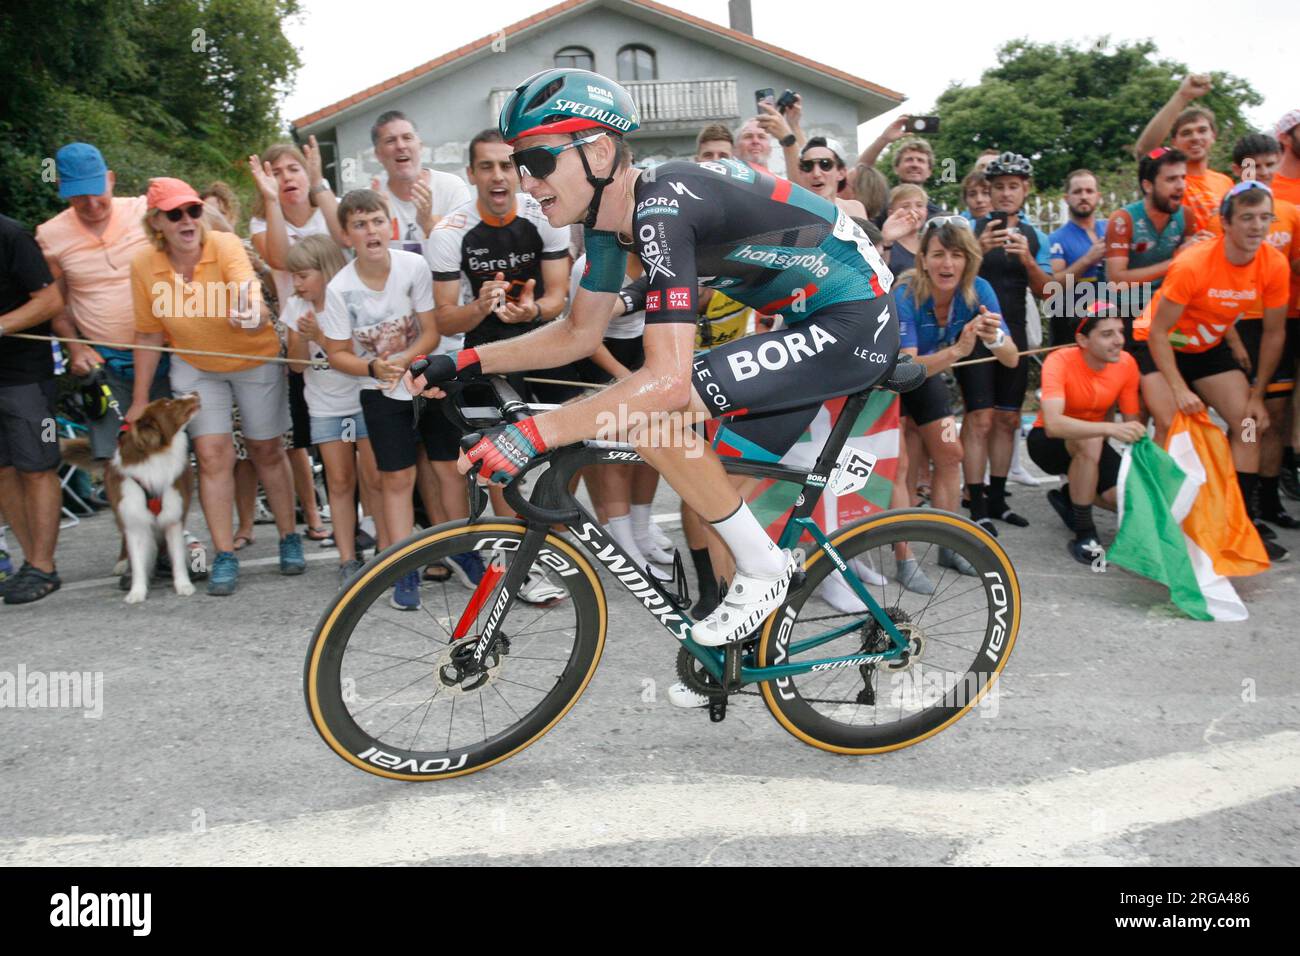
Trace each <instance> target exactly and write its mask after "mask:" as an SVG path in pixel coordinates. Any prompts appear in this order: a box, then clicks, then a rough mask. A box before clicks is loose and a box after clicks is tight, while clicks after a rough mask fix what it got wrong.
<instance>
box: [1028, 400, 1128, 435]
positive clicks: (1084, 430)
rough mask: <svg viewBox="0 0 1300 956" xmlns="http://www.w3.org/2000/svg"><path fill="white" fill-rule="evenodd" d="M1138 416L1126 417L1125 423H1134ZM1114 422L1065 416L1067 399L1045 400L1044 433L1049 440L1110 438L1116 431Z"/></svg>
mask: <svg viewBox="0 0 1300 956" xmlns="http://www.w3.org/2000/svg"><path fill="white" fill-rule="evenodd" d="M1135 417H1136V416H1132V417H1130V416H1127V415H1126V416H1125V421H1132V420H1133V419H1134V418H1135ZM1113 425H1114V422H1087V421H1084V420H1083V419H1082V418H1071V417H1070V416H1069V415H1067V414H1065V399H1063V398H1045V399H1043V431H1045V432H1047V437H1048V438H1064V439H1066V440H1069V439H1079V438H1108V437H1110V434H1111V433H1112V432H1113V431H1114V428H1113V427H1112V426H1113Z"/></svg>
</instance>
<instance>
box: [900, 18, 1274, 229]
mask: <svg viewBox="0 0 1300 956" xmlns="http://www.w3.org/2000/svg"><path fill="white" fill-rule="evenodd" d="M997 56H998V65H997V66H995V67H993V68H992V69H990V70H986V71H985V72H984V74H983V76H982V77H981V78H980V82H979V84H978V85H977V86H969V87H967V86H959V85H956V84H954V85H952V86H950V87H949V88H948V89H947V90H945V91H944V92H943V93H942V94H941V95H940V96H939V100H938V103H937V105H936V106H935V107H934V110H933V113H934V114H935V115H937V116H939V117H940V120H941V122H940V126H939V129H940V132H939V134H938V135H936V136H935V137H934V138H933V139H932V140H931V141H930V142H931V145H932V146H933V147H934V150H935V155H936V156H937V157H938V162H937V164H936V173H937V174H939V175H941V174H942V173H943V172H944V169H945V166H944V160H945V159H950V160H952V162H950V163H949V164H948V169H949V170H950V171H952V172H953V174H952V175H949V176H948V177H947V178H946V180H945V181H942V182H939V183H937V184H936V185H937V187H938V188H937V189H935V190H934V191H935V192H936V193H937V194H938V195H939V197H940V198H941V199H942V200H944V201H946V202H947V203H948V204H949V205H953V206H956V205H959V204H960V201H961V197H960V195H959V186H958V183H960V181H961V178H962V176H964V175H965V174H966V172H967V171H968V170H969V169H970V167H971V165H972V164H973V163H974V161H975V158H976V157H977V156H979V154H980V153H981V152H983V151H984V150H985V149H989V148H992V149H997V150H1012V151H1014V152H1018V153H1023V154H1024V155H1026V156H1028V157H1030V159H1032V160H1033V163H1034V180H1035V183H1036V185H1037V186H1038V187H1039V188H1043V189H1047V190H1051V191H1058V190H1059V189H1060V188H1061V186H1062V184H1063V183H1064V181H1065V176H1066V174H1067V173H1069V172H1070V170H1072V169H1078V168H1080V167H1085V168H1088V169H1093V170H1095V171H1096V172H1098V173H1100V174H1107V173H1124V174H1131V173H1132V172H1133V171H1134V169H1135V158H1134V156H1133V144H1134V143H1135V142H1136V140H1137V138H1138V136H1139V134H1140V133H1141V132H1142V129H1143V127H1145V126H1146V124H1147V122H1148V121H1149V120H1150V119H1151V117H1152V116H1154V115H1155V113H1156V111H1157V110H1159V109H1160V107H1161V106H1163V105H1164V103H1165V101H1166V100H1168V99H1169V97H1170V96H1172V95H1173V93H1174V91H1175V90H1177V89H1178V84H1179V81H1180V80H1181V79H1182V77H1184V76H1186V75H1187V73H1188V72H1189V70H1188V68H1187V66H1186V65H1185V64H1183V63H1179V62H1177V61H1174V60H1168V59H1157V50H1156V45H1155V43H1154V42H1152V41H1150V40H1142V41H1139V42H1135V43H1121V44H1119V45H1118V46H1111V45H1110V42H1109V38H1107V37H1102V38H1101V39H1099V40H1098V41H1096V42H1095V43H1093V44H1091V45H1089V46H1075V45H1070V44H1059V45H1058V44H1052V43H1033V42H1031V41H1029V40H1026V39H1020V40H1012V41H1010V42H1009V43H1006V44H1004V45H1003V46H1002V47H1001V48H1000V49H999V50H998V54H997ZM1212 76H1213V79H1214V87H1213V90H1212V91H1211V92H1210V93H1209V94H1208V95H1206V96H1205V97H1203V98H1202V99H1201V100H1198V103H1203V104H1204V105H1206V106H1208V107H1210V109H1212V110H1213V111H1214V113H1215V115H1216V117H1217V118H1218V125H1219V138H1218V142H1217V143H1216V145H1215V148H1214V152H1213V154H1212V156H1211V165H1212V166H1215V167H1218V168H1220V169H1227V168H1228V164H1229V163H1230V157H1231V153H1232V144H1233V142H1235V140H1236V139H1237V138H1238V137H1239V136H1241V135H1243V134H1244V133H1246V132H1249V131H1250V130H1251V125H1250V123H1249V122H1248V121H1247V120H1246V118H1245V116H1244V114H1243V112H1242V111H1243V108H1244V107H1247V106H1258V105H1259V104H1260V103H1262V102H1263V98H1262V97H1261V96H1260V95H1259V94H1258V93H1256V92H1255V90H1253V89H1252V88H1251V86H1250V84H1249V83H1248V82H1247V81H1246V80H1243V79H1241V78H1240V77H1237V76H1233V75H1232V74H1230V73H1224V72H1215V73H1213V74H1212ZM891 159H892V156H890V155H887V156H882V157H881V162H880V168H881V170H882V172H885V173H886V174H887V175H888V174H889V172H891V171H892V168H891V166H890V160H891Z"/></svg>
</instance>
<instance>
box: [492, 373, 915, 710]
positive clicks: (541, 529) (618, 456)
mask: <svg viewBox="0 0 1300 956" xmlns="http://www.w3.org/2000/svg"><path fill="white" fill-rule="evenodd" d="M869 396H870V392H869V391H863V392H858V393H856V394H853V395H850V396H849V397H848V398H847V399H846V400H845V402H844V407H843V409H842V410H841V412H840V414H839V417H838V418H837V419H836V420H835V425H834V426H833V427H832V429H831V433H830V436H829V437H828V438H827V440H826V444H825V445H824V446H823V448H822V450H821V453H820V454H819V455H818V458H817V461H816V463H815V464H814V465H813V469H812V471H803V470H801V469H798V468H791V467H789V466H786V465H781V464H775V463H766V462H757V461H751V460H747V459H743V458H739V459H738V458H724V459H723V463H724V466H725V467H726V469H727V471H729V472H732V473H734V474H740V475H751V476H756V477H762V478H773V479H776V480H779V481H789V482H792V483H795V484H799V485H801V486H802V491H801V493H800V495H799V497H798V499H797V500H796V502H795V506H794V510H793V511H792V512H791V514H790V518H789V519H788V520H787V521H786V524H785V527H784V528H783V529H782V532H781V535H780V538H779V542H778V543H779V546H780V547H782V548H794V547H795V546H796V545H797V544H798V542H799V541H800V540H802V538H803V535H804V534H805V533H807V534H808V535H810V536H811V537H812V538H813V540H814V541H815V542H816V543H817V544H818V545H819V546H821V547H822V548H823V549H824V550H825V552H826V554H827V556H828V557H829V558H830V559H831V561H833V562H834V564H835V566H836V568H837V569H838V570H839V572H840V574H841V575H842V576H843V578H844V580H845V581H846V582H847V583H848V585H849V587H850V588H852V589H853V593H854V594H856V595H857V596H858V598H859V599H860V600H861V601H862V602H863V603H864V604H865V605H866V606H867V610H868V611H869V612H870V615H871V617H872V618H874V619H875V621H876V622H877V623H878V624H879V625H880V627H881V628H882V629H883V630H884V631H885V633H887V634H888V635H889V639H890V641H891V647H890V648H889V649H888V650H886V651H883V652H881V653H874V654H851V655H848V656H843V657H828V658H822V659H816V660H810V661H804V662H801V663H798V664H793V663H780V664H775V665H772V666H769V667H758V666H755V660H754V657H755V654H754V652H750V653H748V654H746V655H744V658H743V660H742V664H741V670H740V678H741V683H742V684H751V683H756V682H760V681H769V680H781V679H784V678H786V677H791V676H794V675H797V674H806V673H809V672H810V671H813V670H815V669H816V670H830V669H834V668H839V667H850V666H855V665H860V664H877V663H880V662H883V661H888V660H894V659H897V658H898V657H900V656H901V655H902V654H903V652H905V651H906V650H908V648H909V642H908V641H907V640H906V639H905V638H904V637H903V635H902V634H901V633H900V632H899V630H898V628H897V627H896V626H895V625H894V622H893V621H892V620H891V619H890V617H889V615H888V614H886V613H885V610H884V609H883V608H882V607H881V606H880V604H879V603H878V602H877V601H876V600H875V598H873V597H872V595H871V592H870V591H869V590H868V588H867V587H866V585H865V584H863V583H862V581H861V579H860V578H858V576H857V575H856V574H854V573H853V571H852V569H850V568H849V566H848V564H847V563H846V562H845V560H844V559H843V557H842V556H841V555H840V554H839V552H838V551H836V550H835V548H834V546H833V545H832V544H831V542H830V538H829V537H828V536H827V535H826V533H825V532H823V531H822V529H821V528H820V527H818V525H817V523H816V521H814V520H813V518H812V514H813V512H814V510H815V509H816V506H817V503H818V501H820V500H821V496H822V492H823V491H824V490H825V488H826V483H827V482H828V481H829V480H830V476H831V473H832V471H833V470H834V468H835V464H836V460H837V459H838V457H839V453H840V450H841V449H842V448H843V446H844V443H845V441H846V440H847V439H848V435H849V430H850V429H851V428H852V427H853V423H854V422H855V421H856V420H857V418H858V415H859V414H860V413H861V411H862V409H863V408H864V407H865V406H866V403H867V399H868V397H869ZM641 461H642V459H641V456H640V455H638V454H637V453H636V452H635V451H630V450H625V449H624V448H611V447H608V446H607V445H600V444H599V443H594V442H584V443H582V444H580V445H574V446H570V447H568V448H564V449H560V450H559V451H557V452H556V453H555V454H554V455H553V456H547V457H545V458H542V459H538V460H537V461H536V462H535V464H534V465H531V466H530V468H529V469H526V470H525V471H527V470H531V468H532V467H536V466H538V465H540V464H544V463H549V464H550V468H548V469H547V470H546V471H545V472H543V473H542V474H541V475H540V477H539V478H538V479H537V482H536V487H535V488H534V490H533V493H532V495H531V497H530V498H529V499H524V498H523V496H522V494H521V493H520V491H519V482H518V480H516V481H514V482H512V483H511V484H510V485H508V486H507V488H506V499H507V501H508V502H509V504H510V505H511V507H513V508H514V509H515V510H516V511H517V512H518V513H519V514H521V515H523V516H524V517H525V519H526V520H527V531H526V532H525V534H524V540H523V541H522V542H521V543H520V546H519V549H518V552H517V553H516V557H515V560H514V562H513V563H512V564H511V566H510V569H509V571H507V573H506V576H505V581H504V582H503V584H502V587H501V593H500V596H499V597H498V598H497V601H496V603H495V604H494V605H493V608H492V611H491V612H490V613H489V615H488V619H487V622H486V623H485V624H484V627H483V631H482V634H481V636H480V637H479V641H478V644H477V646H476V647H475V650H474V658H475V661H476V662H479V663H481V662H482V660H483V659H484V656H485V655H486V654H487V653H488V651H489V650H490V649H491V647H492V645H493V644H494V643H495V640H496V634H497V630H498V628H499V626H500V624H501V621H502V620H503V619H504V618H505V615H506V613H507V612H508V611H509V609H510V607H511V605H512V604H513V603H514V599H515V595H516V594H517V593H518V590H519V588H520V586H522V584H523V583H524V578H525V577H526V575H527V573H528V569H529V568H530V567H531V566H532V563H533V561H534V560H535V559H536V558H537V557H538V555H539V554H540V553H541V551H542V547H543V542H544V540H545V538H546V534H547V533H548V531H549V530H550V526H551V525H552V524H557V523H562V524H564V525H565V527H566V528H568V530H569V531H570V532H571V533H572V534H573V536H574V537H575V538H576V539H577V540H578V541H579V542H581V544H582V546H583V550H585V551H586V552H587V553H588V554H589V555H591V557H592V558H594V559H595V561H596V562H597V563H598V564H601V565H603V566H604V567H605V568H606V569H608V570H609V571H610V572H611V573H612V574H613V575H614V577H615V579H616V580H618V582H619V583H620V584H621V585H623V587H624V588H626V589H627V590H628V591H629V592H631V594H632V595H633V597H635V598H637V599H638V600H639V601H641V603H642V605H643V606H644V607H645V608H646V610H648V611H649V612H650V613H651V614H652V615H653V616H654V617H655V618H656V619H657V620H658V622H659V624H660V625H661V626H662V627H663V628H664V629H665V630H667V631H668V632H669V633H670V634H672V636H673V637H674V638H676V639H677V640H678V641H679V642H680V643H681V644H682V645H683V646H684V647H685V648H686V649H687V650H688V651H689V652H690V653H691V654H692V655H693V656H694V657H695V658H696V659H697V660H698V661H699V662H700V664H701V665H702V666H703V667H704V668H705V670H707V671H708V672H709V673H710V674H711V675H712V676H713V677H714V678H715V679H716V680H718V681H719V682H720V683H721V682H722V679H723V665H724V661H725V656H726V655H725V648H723V647H704V646H702V645H699V644H696V643H695V642H694V641H693V640H691V637H690V626H691V624H692V623H693V622H692V620H691V619H690V618H689V617H688V616H686V615H685V614H683V613H682V611H681V609H680V608H679V607H678V606H677V604H676V603H675V601H674V600H673V599H672V598H671V597H670V596H669V595H668V593H667V592H666V591H665V590H664V589H663V587H662V586H661V585H660V584H659V582H658V581H657V580H656V579H655V578H654V577H653V576H651V575H648V574H646V573H644V569H641V568H638V567H636V566H635V565H634V564H633V562H632V559H631V558H630V557H628V555H627V552H626V551H624V550H623V548H622V547H621V546H620V545H619V544H618V542H617V541H615V540H614V539H612V538H611V537H610V536H609V535H607V534H606V533H605V531H604V529H603V528H602V527H601V526H600V523H599V522H598V521H597V520H596V519H595V518H594V517H593V516H592V515H591V514H590V513H589V512H588V511H587V510H586V509H585V508H583V506H582V505H581V504H580V503H579V502H578V501H576V500H575V499H574V497H573V496H572V495H571V494H570V492H569V485H570V482H571V479H572V478H573V476H574V474H575V473H576V472H577V471H578V469H580V468H583V467H586V466H588V465H595V464H602V463H619V464H636V463H639V462H641ZM521 477H522V476H521ZM864 620H865V616H864V617H859V618H856V619H854V620H853V621H852V622H851V623H849V624H847V625H843V626H841V627H838V628H834V629H832V630H830V631H827V632H825V633H822V634H818V635H816V636H814V637H809V638H806V639H804V640H801V641H797V642H795V643H793V644H791V645H790V646H789V648H788V649H787V653H786V655H784V656H787V657H788V656H793V655H795V654H799V653H802V652H804V651H807V650H811V649H812V648H814V647H817V646H819V645H821V644H825V643H828V642H830V641H833V640H835V639H836V638H838V637H841V636H843V635H845V634H848V633H850V632H852V631H855V630H857V629H858V628H860V627H861V626H862V624H863V621H864ZM793 625H794V620H793V618H791V617H788V618H787V620H784V621H782V622H781V627H782V629H786V628H789V627H793Z"/></svg>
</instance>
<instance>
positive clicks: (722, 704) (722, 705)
mask: <svg viewBox="0 0 1300 956" xmlns="http://www.w3.org/2000/svg"><path fill="white" fill-rule="evenodd" d="M726 719H727V698H726V697H719V698H718V699H717V700H711V701H709V720H710V721H712V722H713V723H715V724H720V723H722V722H723V721H724V720H726Z"/></svg>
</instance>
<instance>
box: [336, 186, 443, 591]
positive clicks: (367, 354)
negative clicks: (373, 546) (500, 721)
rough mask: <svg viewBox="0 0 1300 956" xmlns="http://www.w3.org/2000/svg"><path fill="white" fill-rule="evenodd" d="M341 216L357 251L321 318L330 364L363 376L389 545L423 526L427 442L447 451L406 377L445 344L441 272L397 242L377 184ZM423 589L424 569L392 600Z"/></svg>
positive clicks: (345, 203)
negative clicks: (421, 468) (418, 481)
mask: <svg viewBox="0 0 1300 956" xmlns="http://www.w3.org/2000/svg"><path fill="white" fill-rule="evenodd" d="M339 222H340V223H341V224H342V225H343V230H344V233H345V234H346V236H347V240H348V245H350V246H351V247H352V249H353V251H354V252H355V253H356V259H354V260H353V261H352V262H350V263H348V264H347V265H346V266H344V267H343V268H342V269H340V270H339V272H338V274H337V275H335V276H334V278H333V279H331V280H330V283H329V286H328V287H327V288H326V290H325V312H324V314H323V315H321V316H320V317H319V324H320V328H321V331H322V332H323V333H324V335H325V337H326V340H325V351H326V352H327V353H328V355H329V361H330V365H331V366H332V367H333V368H335V369H337V370H338V371H340V372H344V373H346V374H348V375H355V376H358V377H360V378H361V379H362V384H361V413H362V416H363V417H364V419H365V425H366V431H367V433H368V434H369V436H370V445H371V448H372V449H373V451H374V454H375V461H376V464H377V465H378V468H379V484H380V498H381V507H380V513H379V515H377V516H376V519H377V520H376V523H377V525H378V531H379V545H380V548H381V549H382V548H387V547H388V546H390V545H392V544H393V543H394V542H397V541H400V540H402V539H403V538H406V537H408V536H410V534H411V531H412V529H413V527H414V524H415V511H414V508H413V505H412V500H411V493H412V490H413V489H414V488H415V462H416V449H417V447H418V443H419V442H420V441H421V440H423V441H424V442H425V447H426V451H427V452H428V453H429V455H430V457H432V456H433V455H434V454H435V453H442V451H443V450H442V449H437V448H431V447H429V442H430V441H431V440H434V441H436V440H438V439H439V437H440V436H439V434H438V433H436V432H434V431H433V430H432V429H430V428H427V427H425V426H424V424H423V422H422V424H421V427H420V430H419V432H417V431H416V428H415V425H414V422H413V415H412V411H411V395H410V393H409V392H407V390H406V389H405V388H404V387H403V386H402V373H403V372H404V371H405V370H406V367H407V366H408V365H410V364H411V361H412V360H413V359H414V358H415V357H416V356H417V355H423V354H425V353H427V352H431V351H433V350H434V348H436V346H437V345H438V338H439V336H438V327H437V325H436V324H435V323H434V318H433V281H432V278H431V276H430V273H429V265H428V263H427V262H425V261H424V257H423V256H419V255H416V254H415V253H413V252H403V251H402V250H400V249H389V247H388V242H389V235H390V232H391V229H392V220H391V219H390V218H389V215H388V205H387V203H386V202H385V200H384V197H382V196H380V195H379V194H378V193H377V192H375V191H373V190H370V189H355V190H353V191H352V192H350V193H348V194H347V195H346V196H344V197H343V200H342V202H340V203H339ZM427 420H428V419H427V417H426V418H425V419H424V421H427ZM380 518H382V520H379V519H380ZM419 589H420V572H419V571H418V570H415V571H412V572H411V573H410V574H408V575H406V576H405V577H403V578H402V580H401V581H399V582H398V584H397V586H396V588H395V589H394V592H393V596H392V598H391V600H390V603H391V604H392V605H393V607H395V608H398V609H399V610H405V611H413V610H416V609H417V608H418V607H419V606H420V590H419Z"/></svg>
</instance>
